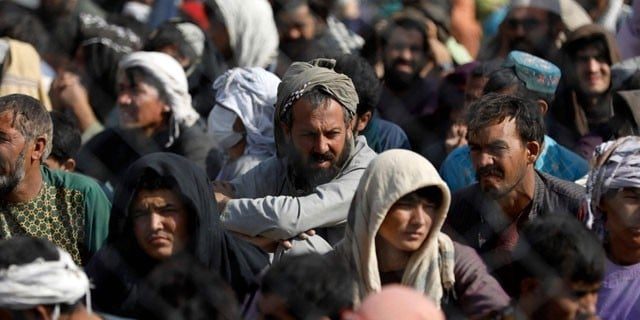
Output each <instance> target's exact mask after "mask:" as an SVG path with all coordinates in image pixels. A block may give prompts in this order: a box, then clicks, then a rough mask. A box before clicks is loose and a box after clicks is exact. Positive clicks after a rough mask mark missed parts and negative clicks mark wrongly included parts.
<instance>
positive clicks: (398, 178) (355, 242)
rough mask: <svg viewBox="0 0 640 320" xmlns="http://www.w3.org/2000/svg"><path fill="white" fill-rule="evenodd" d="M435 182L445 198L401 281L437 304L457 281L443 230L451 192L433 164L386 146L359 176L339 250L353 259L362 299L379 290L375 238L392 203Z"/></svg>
mask: <svg viewBox="0 0 640 320" xmlns="http://www.w3.org/2000/svg"><path fill="white" fill-rule="evenodd" d="M430 186H435V187H438V188H439V189H440V190H441V191H442V203H441V204H440V207H438V209H437V212H436V214H435V218H434V219H433V221H432V225H431V230H430V231H429V235H428V236H427V238H426V239H425V240H424V242H423V243H422V245H421V246H420V248H419V249H418V250H416V251H415V252H414V253H413V255H412V256H411V258H410V259H409V262H408V263H407V266H406V268H405V270H404V274H403V275H402V283H401V284H402V285H405V286H408V287H412V288H414V289H416V290H418V291H419V292H423V293H424V294H425V295H426V296H428V297H430V298H431V299H432V300H433V301H434V302H435V303H436V305H440V300H441V298H442V297H443V295H444V289H445V288H446V289H451V288H452V286H453V283H454V275H453V259H454V256H453V255H454V251H453V250H454V249H453V242H452V241H451V239H450V238H449V237H448V236H446V235H445V234H444V233H442V232H440V229H441V228H442V224H443V223H444V220H445V218H446V216H447V212H448V210H449V204H450V203H451V195H450V192H449V188H448V187H447V185H446V183H445V182H444V181H443V180H442V178H440V176H439V175H438V171H437V170H436V169H435V168H434V167H433V165H432V164H431V163H430V162H429V161H427V159H425V158H424V157H422V156H421V155H419V154H417V153H415V152H412V151H408V150H400V149H395V150H388V151H385V152H383V153H381V154H380V155H379V156H378V157H377V158H375V159H374V160H373V161H371V163H370V164H369V166H368V167H367V169H366V170H365V172H364V174H363V175H362V179H360V184H359V185H358V189H357V191H356V194H355V196H354V197H353V201H352V202H351V208H350V209H349V218H348V221H347V228H346V233H345V239H344V241H343V242H342V243H341V244H340V245H339V247H338V248H337V250H338V253H339V254H340V255H342V256H343V257H344V258H346V259H347V260H349V261H351V264H352V266H353V265H355V268H356V273H357V276H356V277H357V279H358V280H357V281H358V286H357V289H358V290H357V292H358V295H359V296H358V297H356V298H359V299H363V298H364V297H366V296H368V295H369V294H371V293H375V292H379V291H380V290H381V287H382V285H381V280H380V272H379V270H378V258H377V255H376V246H375V239H376V235H377V234H378V230H379V229H380V226H381V225H382V222H383V221H384V219H385V217H386V215H387V213H388V211H389V209H391V207H392V206H393V204H394V203H395V202H396V201H398V200H399V199H400V198H402V197H403V196H405V195H407V194H409V193H411V192H414V191H417V190H419V189H422V188H425V187H430Z"/></svg>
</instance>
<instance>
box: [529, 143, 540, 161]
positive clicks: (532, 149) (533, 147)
mask: <svg viewBox="0 0 640 320" xmlns="http://www.w3.org/2000/svg"><path fill="white" fill-rule="evenodd" d="M526 148H527V163H535V162H536V160H537V159H538V156H540V151H541V149H542V148H541V146H540V143H539V142H538V141H529V142H527V145H526Z"/></svg>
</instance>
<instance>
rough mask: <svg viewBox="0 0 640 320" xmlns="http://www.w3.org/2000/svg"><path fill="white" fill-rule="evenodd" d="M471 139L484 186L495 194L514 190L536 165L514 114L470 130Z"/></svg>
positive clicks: (485, 189)
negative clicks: (498, 121) (521, 135)
mask: <svg viewBox="0 0 640 320" xmlns="http://www.w3.org/2000/svg"><path fill="white" fill-rule="evenodd" d="M468 141H469V149H470V155H471V160H472V162H473V166H474V168H475V170H476V178H477V179H478V182H479V183H480V188H481V189H482V191H483V192H485V193H487V194H488V195H490V196H492V197H493V198H496V199H498V198H501V197H502V196H504V195H506V194H508V193H509V192H511V191H512V190H514V189H515V188H516V187H517V186H518V185H519V184H520V183H521V182H522V180H523V178H524V176H525V174H526V173H527V170H528V169H529V166H531V167H533V162H534V161H535V159H533V160H531V159H530V157H529V152H530V151H529V150H528V149H527V146H526V145H525V143H524V142H523V141H522V139H521V138H520V135H519V134H518V130H517V127H516V121H515V119H513V118H510V119H506V120H504V121H502V122H500V123H496V124H492V125H489V126H487V127H485V128H481V129H479V130H477V131H476V132H469V136H468Z"/></svg>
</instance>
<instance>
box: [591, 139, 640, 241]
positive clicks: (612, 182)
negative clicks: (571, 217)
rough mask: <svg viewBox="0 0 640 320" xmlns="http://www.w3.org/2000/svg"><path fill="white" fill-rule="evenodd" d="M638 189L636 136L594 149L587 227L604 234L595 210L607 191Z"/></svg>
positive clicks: (638, 144)
mask: <svg viewBox="0 0 640 320" xmlns="http://www.w3.org/2000/svg"><path fill="white" fill-rule="evenodd" d="M620 188H640V137H637V136H627V137H623V138H620V139H617V140H612V141H607V142H605V143H602V144H600V145H598V146H597V147H596V150H595V151H594V153H593V158H592V169H591V171H589V177H588V178H587V195H586V205H587V210H588V213H589V216H588V217H589V218H588V221H587V225H588V226H589V227H592V228H593V230H594V231H596V233H598V235H600V236H603V235H604V219H605V217H604V216H603V215H602V212H600V210H599V209H598V206H599V205H600V200H602V196H603V195H605V194H606V193H607V191H609V190H612V189H620Z"/></svg>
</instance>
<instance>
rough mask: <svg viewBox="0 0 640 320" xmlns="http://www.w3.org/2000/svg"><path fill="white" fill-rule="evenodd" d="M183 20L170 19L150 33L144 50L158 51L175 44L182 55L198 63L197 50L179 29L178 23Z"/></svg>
mask: <svg viewBox="0 0 640 320" xmlns="http://www.w3.org/2000/svg"><path fill="white" fill-rule="evenodd" d="M183 22H185V21H180V20H176V21H173V20H170V21H167V22H165V23H163V24H162V25H160V26H159V27H158V28H157V29H156V30H154V31H153V32H151V33H150V34H149V37H148V38H147V41H146V42H145V44H144V48H143V50H144V51H158V50H161V49H162V48H165V47H167V46H173V45H175V46H176V48H177V50H178V54H179V55H180V56H182V57H185V58H188V59H189V60H190V63H191V64H194V63H197V60H198V55H197V54H196V51H195V50H194V49H193V47H191V44H190V43H189V42H188V41H187V40H186V39H185V37H184V36H183V34H182V32H180V29H178V26H177V25H178V24H179V23H183Z"/></svg>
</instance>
